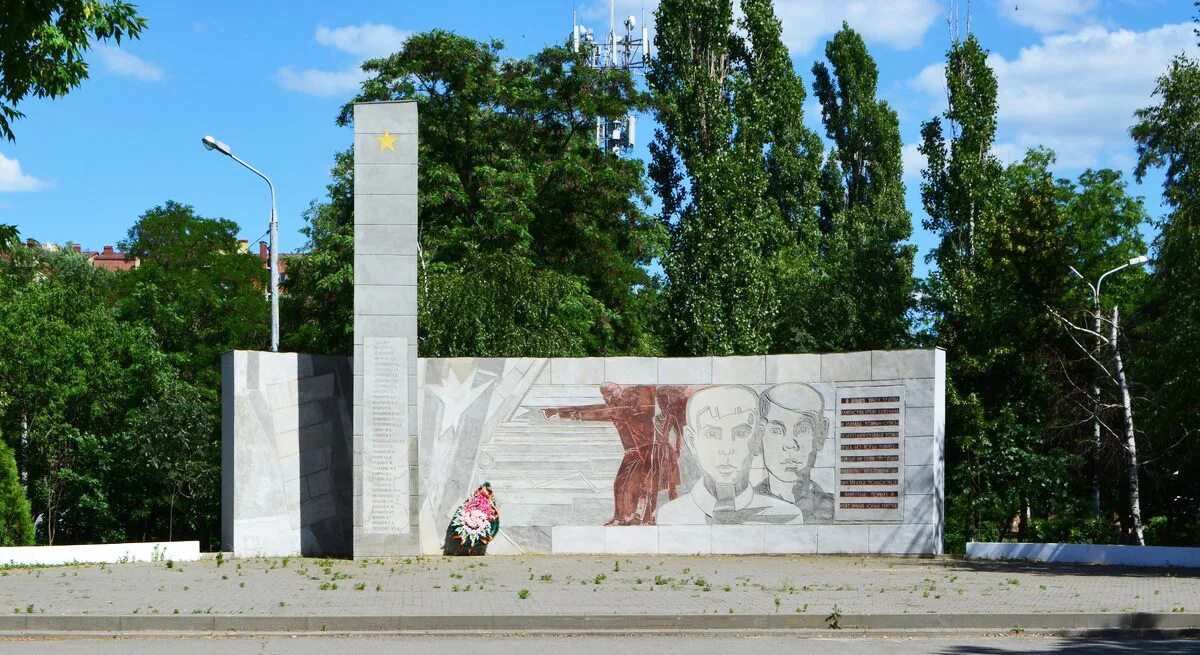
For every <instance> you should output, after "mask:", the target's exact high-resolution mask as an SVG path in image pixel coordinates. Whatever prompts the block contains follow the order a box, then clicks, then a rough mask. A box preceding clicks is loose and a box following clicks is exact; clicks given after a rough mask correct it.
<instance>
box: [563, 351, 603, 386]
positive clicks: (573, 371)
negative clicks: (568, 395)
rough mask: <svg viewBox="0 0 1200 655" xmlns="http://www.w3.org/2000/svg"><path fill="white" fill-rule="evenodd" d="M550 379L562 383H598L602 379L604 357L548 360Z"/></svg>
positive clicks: (601, 381)
mask: <svg viewBox="0 0 1200 655" xmlns="http://www.w3.org/2000/svg"><path fill="white" fill-rule="evenodd" d="M550 381H551V383H552V384H562V385H600V384H603V383H604V382H605V380H604V359H603V358H600V357H560V358H556V359H552V360H550Z"/></svg>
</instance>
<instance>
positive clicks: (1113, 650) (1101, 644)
mask: <svg viewBox="0 0 1200 655" xmlns="http://www.w3.org/2000/svg"><path fill="white" fill-rule="evenodd" d="M1031 639H1036V638H1031ZM1032 645H1033V644H1031V646H1032ZM937 652H938V653H941V654H942V655H1010V654H1011V653H1021V652H1036V653H1057V654H1059V655H1095V654H1099V655H1123V654H1125V653H1139V654H1141V655H1160V654H1161V655H1166V654H1167V653H1170V654H1171V655H1176V654H1180V653H1200V641H1182V640H1178V639H1169V640H1163V639H1132V638H1122V639H1105V638H1098V637H1073V638H1068V639H1064V640H1062V643H1060V644H1059V645H1058V647H1057V648H1052V649H1045V648H1036V647H1034V648H1030V649H1029V650H1028V651H1026V650H1025V649H1022V648H1020V647H1013V646H1012V644H1011V642H1008V644H1006V646H999V645H997V646H990V645H980V644H962V645H954V646H951V647H949V648H944V649H942V650H939V651H937Z"/></svg>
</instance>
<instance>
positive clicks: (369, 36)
mask: <svg viewBox="0 0 1200 655" xmlns="http://www.w3.org/2000/svg"><path fill="white" fill-rule="evenodd" d="M410 36H412V32H407V31H405V30H401V29H397V28H395V27H392V26H391V25H382V24H379V23H363V24H362V25H347V26H345V27H335V28H329V27H325V26H324V25H321V26H319V27H318V28H317V43H319V44H321V45H324V46H329V47H331V48H336V49H338V50H341V51H342V52H348V53H350V54H352V55H358V56H360V57H363V58H365V59H371V58H375V57H386V56H388V55H390V54H392V53H393V52H396V51H398V50H400V49H401V48H403V47H404V42H405V41H407V40H408V37H410Z"/></svg>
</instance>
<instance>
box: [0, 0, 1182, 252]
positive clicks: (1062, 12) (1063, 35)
mask: <svg viewBox="0 0 1200 655" xmlns="http://www.w3.org/2000/svg"><path fill="white" fill-rule="evenodd" d="M960 4H962V5H964V6H965V5H966V2H960ZM775 5H776V11H777V13H778V14H779V15H780V17H781V19H782V20H783V23H784V37H785V40H786V41H787V43H788V46H789V48H790V49H791V51H792V54H793V58H794V61H795V64H796V67H797V70H799V71H800V72H801V74H802V75H803V77H804V79H805V82H806V84H809V85H811V80H812V75H811V72H810V70H811V68H812V63H813V61H814V60H815V59H817V58H818V57H820V56H821V55H822V52H823V47H824V42H825V40H826V39H828V38H829V36H831V35H832V33H833V32H834V31H836V30H837V29H838V27H839V26H840V24H841V21H842V20H848V21H849V22H850V24H851V26H852V27H854V28H855V29H858V30H859V31H860V32H861V33H863V35H864V37H865V38H866V40H867V43H868V45H869V47H870V48H871V51H872V54H873V55H874V57H875V58H876V60H877V62H878V64H879V68H880V93H881V95H882V96H883V97H884V98H886V99H888V100H889V102H891V103H892V105H893V107H895V108H896V110H897V111H898V112H899V115H900V122H901V130H902V134H903V137H904V140H905V144H906V148H905V155H906V159H905V165H906V182H907V183H908V185H909V194H908V197H909V208H910V210H912V212H913V214H914V223H915V228H916V229H915V232H914V242H916V243H917V244H918V246H920V247H921V250H922V252H924V251H926V250H927V249H928V248H929V247H930V246H931V245H932V243H933V239H932V237H931V236H930V235H928V234H926V233H924V232H923V231H922V230H921V229H920V218H921V216H922V213H921V211H920V202H919V195H918V191H917V184H918V182H919V171H920V166H921V162H920V157H919V155H918V154H917V152H916V147H915V144H916V142H917V139H918V132H919V129H920V123H921V121H924V120H927V119H928V118H929V117H930V116H932V115H934V114H935V113H936V112H938V111H940V109H941V107H942V105H944V102H945V100H944V98H945V94H944V91H943V88H942V83H941V73H940V63H941V61H942V59H943V56H944V53H945V50H946V49H947V47H948V44H949V32H948V28H947V24H946V16H947V5H948V3H947V2H945V1H943V0H778V1H777V2H776V3H775ZM1191 5H1192V3H1191V2H1186V1H1185V0H1039V1H1036V2H1034V1H1031V0H1003V1H998V0H975V2H974V3H973V4H972V17H971V28H972V30H973V31H974V32H975V33H976V34H977V35H978V36H979V38H980V39H981V41H982V42H983V44H984V45H985V47H987V48H988V49H989V50H991V52H992V63H993V66H994V67H995V68H996V71H997V74H998V77H999V82H1000V95H1001V102H1000V130H999V137H998V140H997V148H996V152H997V154H998V155H999V156H1001V157H1002V158H1003V159H1005V160H1012V159H1017V158H1019V157H1020V156H1021V154H1022V153H1023V152H1024V149H1025V148H1027V147H1029V146H1032V145H1037V144H1044V145H1047V146H1050V147H1052V148H1053V149H1055V150H1056V151H1057V152H1058V153H1059V166H1058V168H1057V172H1058V173H1059V174H1060V175H1062V176H1066V177H1076V176H1078V174H1079V173H1080V172H1082V170H1084V169H1085V168H1088V167H1112V168H1118V169H1121V170H1123V171H1125V172H1126V173H1127V174H1128V173H1129V171H1130V169H1131V167H1132V163H1133V157H1134V150H1133V145H1132V143H1131V142H1130V140H1129V138H1128V136H1127V130H1128V127H1129V124H1130V123H1131V122H1132V118H1131V114H1132V112H1133V110H1135V109H1136V108H1138V107H1141V106H1145V105H1146V104H1148V103H1149V102H1150V93H1151V91H1152V90H1153V88H1154V82H1155V78H1156V77H1157V76H1158V75H1160V74H1161V73H1162V72H1163V71H1164V70H1165V68H1166V64H1167V62H1168V61H1169V60H1170V58H1171V57H1172V56H1174V55H1175V54H1177V53H1179V52H1182V51H1184V50H1185V49H1186V50H1188V51H1189V52H1190V53H1191V54H1193V55H1195V54H1197V51H1196V46H1195V42H1196V38H1195V37H1194V35H1193V34H1192V26H1191V25H1190V20H1191V17H1192V7H1191ZM617 6H618V10H617V13H618V16H621V15H625V14H629V13H635V14H640V13H641V10H642V6H643V3H642V2H641V0H618V1H617ZM654 6H655V3H654V2H653V1H652V0H647V2H645V11H646V14H647V17H648V18H649V17H650V14H651V13H652V11H653V8H654ZM577 7H578V11H579V14H580V15H581V16H582V17H583V18H584V19H585V21H586V22H587V23H588V24H589V25H591V26H593V27H594V28H596V31H597V32H598V33H599V32H602V31H604V28H606V26H607V14H608V3H607V0H578V2H577ZM140 8H141V11H142V13H143V15H145V16H146V17H147V18H148V20H149V29H148V30H147V31H146V32H145V34H144V36H143V38H142V39H141V40H140V41H136V42H131V43H125V44H122V46H121V47H120V48H113V47H101V48H98V49H96V50H95V51H94V52H93V53H92V55H91V64H92V66H91V70H92V76H91V79H90V80H88V81H86V82H85V83H84V84H83V86H82V87H81V88H79V89H77V90H76V91H74V92H73V93H71V94H70V95H68V96H66V97H65V98H61V99H58V100H55V101H30V102H26V103H24V104H23V105H22V106H21V107H20V108H21V109H22V110H23V111H24V112H25V113H26V114H27V116H28V117H27V118H25V119H24V120H21V121H19V122H17V123H16V124H15V130H16V133H17V141H16V142H15V143H5V142H0V223H15V224H16V225H18V227H19V228H20V230H21V234H22V236H23V237H32V238H35V239H38V240H40V241H45V242H58V243H63V242H66V241H73V242H76V243H80V244H82V245H83V246H84V247H86V248H92V249H99V247H100V246H102V245H105V244H115V243H117V242H118V241H119V240H120V239H122V238H123V237H124V236H125V233H126V231H127V230H128V228H129V226H130V225H132V223H133V222H134V221H135V220H136V218H137V217H138V215H140V214H141V213H142V212H144V211H145V210H147V209H149V208H151V207H153V206H155V205H158V204H161V203H163V202H165V201H166V200H168V199H171V200H176V201H179V202H183V203H187V204H191V205H194V206H195V207H196V209H197V211H199V212H200V213H201V214H202V215H205V216H223V217H226V218H230V219H233V220H235V221H237V222H238V223H239V224H240V226H241V228H242V236H243V238H246V239H255V238H257V237H259V236H260V235H262V234H263V233H264V232H265V231H266V229H267V217H268V209H269V204H268V195H267V190H266V185H265V184H263V183H262V181H261V180H259V179H258V178H256V177H254V176H253V175H251V174H250V173H249V172H248V171H245V170H244V169H241V168H240V167H239V166H237V165H236V164H235V163H233V162H232V161H230V160H228V159H226V158H223V157H220V156H218V155H216V154H213V153H209V152H207V151H205V150H204V149H203V148H202V147H201V145H200V138H201V137H202V136H203V135H205V134H213V135H215V136H217V137H218V138H220V139H222V140H223V141H225V142H226V143H228V144H230V145H231V146H232V147H233V149H234V151H235V152H236V153H237V154H239V155H240V156H241V157H243V158H244V159H246V160H247V161H249V162H250V163H251V164H253V165H255V166H257V167H258V168H260V169H261V170H263V171H264V172H266V173H267V174H268V175H270V176H271V177H272V179H273V180H274V182H275V185H276V187H277V189H278V191H279V216H280V222H281V239H282V247H283V250H284V251H292V250H295V249H298V248H300V247H302V246H303V244H304V238H303V236H302V235H301V234H300V233H299V231H298V230H299V228H300V227H301V226H302V219H301V213H302V212H303V210H304V209H305V208H306V207H307V206H308V204H309V203H310V202H311V201H313V200H314V199H319V198H321V197H323V195H324V191H325V184H326V183H327V181H328V169H329V166H330V164H331V163H332V160H333V154H334V153H335V152H337V151H338V150H341V149H345V148H346V147H348V146H349V144H350V142H351V132H350V129H349V128H339V127H337V126H336V125H335V124H334V117H335V116H336V114H337V112H338V109H339V107H340V106H341V104H342V103H344V102H346V101H347V100H348V99H350V98H351V97H352V96H353V94H354V89H355V88H356V84H357V81H358V80H359V79H360V77H361V76H360V74H359V73H358V72H357V71H356V66H357V64H358V63H359V62H360V61H362V60H363V59H365V58H369V57H371V56H376V55H379V54H384V53H387V52H390V51H392V50H393V49H396V48H398V47H399V45H400V44H401V43H402V42H403V39H404V37H405V35H406V34H409V33H412V32H416V31H421V30H426V29H430V28H434V27H440V28H446V29H450V30H453V31H456V32H458V33H460V34H464V35H467V36H471V37H475V38H480V39H484V38H500V39H502V40H503V41H504V42H505V43H506V45H507V49H508V50H507V52H508V54H510V55H512V56H524V55H527V54H530V53H532V52H535V51H537V50H539V49H540V48H542V47H543V46H544V45H546V44H547V43H550V42H555V41H559V40H560V39H562V38H565V36H566V34H567V33H568V32H569V31H570V28H571V15H572V10H573V5H572V2H571V0H537V1H533V2H505V3H501V2H479V1H460V2H443V3H429V2H411V1H403V2H395V1H393V2H375V1H370V2H368V1H355V2H340V3H339V2H327V1H326V2H317V1H310V0H294V1H290V2H282V1H278V0H271V1H262V2H244V1H242V2H229V1H225V0H210V1H209V2H205V3H191V2H175V1H172V0H153V1H147V2H142V3H141V4H140ZM618 20H619V18H618ZM810 95H811V93H810ZM806 120H807V121H808V122H809V123H810V125H812V126H813V127H814V128H818V129H819V121H820V116H819V112H818V111H817V109H816V105H815V103H813V102H812V100H811V98H810V102H809V107H808V110H807V113H806ZM650 135H651V129H650V125H649V124H648V121H642V122H640V123H639V130H638V138H639V141H640V143H639V144H638V147H637V148H636V149H635V150H634V152H633V153H632V156H636V157H642V158H644V157H645V156H646V148H645V143H646V140H647V139H648V138H649V136H650ZM1160 183H1161V178H1160V177H1157V176H1155V177H1153V178H1151V179H1149V180H1147V182H1146V184H1144V185H1141V186H1139V187H1137V191H1138V192H1139V193H1141V194H1143V195H1145V196H1146V197H1147V204H1148V207H1149V208H1150V211H1151V213H1152V214H1153V215H1155V216H1157V215H1159V214H1161V213H1162V209H1161V206H1160V202H1159V196H1160V189H1159V184H1160ZM924 271H925V266H924V264H923V263H919V264H918V273H923V272H924Z"/></svg>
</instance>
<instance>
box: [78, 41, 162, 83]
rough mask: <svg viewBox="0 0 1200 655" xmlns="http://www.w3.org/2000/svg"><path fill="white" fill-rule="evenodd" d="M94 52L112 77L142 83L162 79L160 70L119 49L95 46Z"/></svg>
mask: <svg viewBox="0 0 1200 655" xmlns="http://www.w3.org/2000/svg"><path fill="white" fill-rule="evenodd" d="M94 52H95V53H96V57H97V58H98V59H99V60H100V64H101V65H102V66H103V67H104V70H105V71H107V72H109V73H112V74H113V75H118V76H120V77H130V78H133V79H135V80H141V81H143V82H158V81H159V80H161V79H162V78H163V71H162V69H161V68H159V67H158V66H155V65H154V64H152V63H150V62H148V61H146V60H145V59H142V58H140V57H137V56H135V55H131V54H129V53H128V52H125V51H124V50H122V49H120V48H117V47H114V46H107V45H101V46H96V48H95V49H94Z"/></svg>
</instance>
